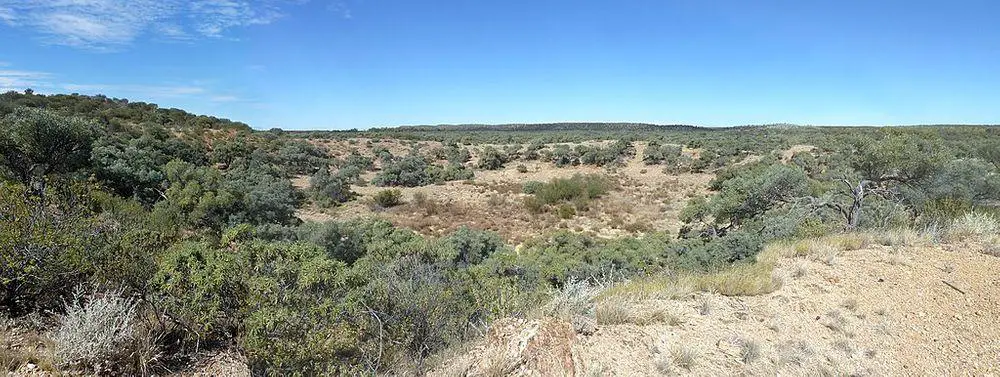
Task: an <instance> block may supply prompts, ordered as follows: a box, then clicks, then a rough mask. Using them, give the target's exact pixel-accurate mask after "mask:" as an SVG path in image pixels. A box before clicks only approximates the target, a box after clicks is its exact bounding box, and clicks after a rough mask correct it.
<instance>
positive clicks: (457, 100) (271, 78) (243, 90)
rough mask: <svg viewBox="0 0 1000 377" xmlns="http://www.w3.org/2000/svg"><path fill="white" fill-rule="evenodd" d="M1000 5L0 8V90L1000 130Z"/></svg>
mask: <svg viewBox="0 0 1000 377" xmlns="http://www.w3.org/2000/svg"><path fill="white" fill-rule="evenodd" d="M998 15H1000V2H997V1H958V0H956V1H943V0H941V1H924V0H908V1H897V0H879V1H870V0H867V1H832V0H830V1H820V0H817V1H811V0H783V1H777V0H771V1H769V0H761V1H742V0H731V1H730V0H715V1H713V0H679V1H672V0H655V1H654V0H633V1H628V0H621V1H589V0H576V1H569V0H565V1H563V0H507V1H485V0H440V1H427V2H421V1H412V0H311V1H305V0H297V1H292V0H258V1H241V0H192V1H182V0H132V1H116V0H51V1H36V0H0V90H4V91H5V90H9V89H14V90H23V89H24V88H27V87H30V88H33V89H34V90H36V91H37V92H41V93H72V92H78V93H85V94H97V93H103V94H105V95H108V96H112V97H125V98H129V99H132V100H141V101H148V102H155V103H158V104H160V105H161V106H164V107H179V108H183V109H185V110H188V111H192V112H195V113H203V114H211V115H217V116H222V117H228V118H231V119H235V120H240V121H244V122H247V123H249V124H251V125H252V126H254V127H255V128H258V129H267V128H271V127H281V128H285V129H342V128H353V127H357V128H367V127H372V126H387V125H402V124H441V123H509V122H516V123H527V122H552V121H627V122H651V123H665V124H674V123H684V124H696V125H708V126H724V125H741V124H760V123H778V122H788V123H798V124H822V125H841V124H850V125H879V124H920V123H924V124H926V123H1000V90H998V88H1000V23H998V22H996V17H997V16H998Z"/></svg>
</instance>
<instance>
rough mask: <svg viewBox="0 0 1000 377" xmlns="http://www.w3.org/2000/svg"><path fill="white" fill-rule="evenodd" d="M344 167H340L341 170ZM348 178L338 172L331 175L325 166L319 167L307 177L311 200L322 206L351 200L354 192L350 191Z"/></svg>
mask: <svg viewBox="0 0 1000 377" xmlns="http://www.w3.org/2000/svg"><path fill="white" fill-rule="evenodd" d="M345 169H347V168H341V172H343V171H344V170H345ZM355 169H356V168H355ZM349 179H350V178H349V177H342V176H341V175H340V174H339V172H338V174H336V175H331V174H330V170H329V169H328V168H326V167H324V168H321V169H319V171H317V172H316V174H313V176H312V177H310V178H309V189H310V193H311V195H312V198H313V200H315V201H316V203H317V204H319V205H320V206H322V207H329V206H334V205H339V204H340V203H344V202H347V201H348V200H351V198H352V197H353V196H354V193H353V192H351V184H350V181H349Z"/></svg>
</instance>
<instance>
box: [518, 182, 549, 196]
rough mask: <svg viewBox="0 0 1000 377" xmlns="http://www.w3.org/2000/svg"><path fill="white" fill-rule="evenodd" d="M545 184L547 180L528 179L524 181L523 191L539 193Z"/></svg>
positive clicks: (530, 193)
mask: <svg viewBox="0 0 1000 377" xmlns="http://www.w3.org/2000/svg"><path fill="white" fill-rule="evenodd" d="M544 186H545V182H538V181H527V182H524V185H523V186H522V189H521V192H523V193H525V194H529V195H532V194H537V193H538V191H540V190H541V189H542V187H544Z"/></svg>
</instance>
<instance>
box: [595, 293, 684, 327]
mask: <svg viewBox="0 0 1000 377" xmlns="http://www.w3.org/2000/svg"><path fill="white" fill-rule="evenodd" d="M595 317H596V318H597V323H598V324H601V325H621V324H634V325H648V324H652V323H666V324H668V325H671V326H676V325H679V324H680V323H681V322H682V321H681V319H680V318H679V317H677V316H676V315H674V314H673V313H670V312H669V311H667V310H666V309H664V308H648V307H642V306H635V305H630V304H629V303H627V302H625V301H624V300H620V299H618V300H607V301H603V302H601V303H598V304H597V307H596V309H595Z"/></svg>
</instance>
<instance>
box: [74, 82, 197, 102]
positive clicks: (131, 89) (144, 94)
mask: <svg viewBox="0 0 1000 377" xmlns="http://www.w3.org/2000/svg"><path fill="white" fill-rule="evenodd" d="M57 87H59V88H61V89H63V90H65V91H68V92H77V93H84V94H112V93H113V94H114V95H115V96H124V97H133V98H137V99H138V98H174V97H190V96H196V95H206V94H208V89H206V88H204V87H200V86H194V85H115V84H62V85H57Z"/></svg>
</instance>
